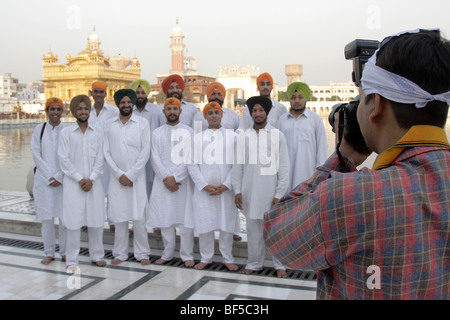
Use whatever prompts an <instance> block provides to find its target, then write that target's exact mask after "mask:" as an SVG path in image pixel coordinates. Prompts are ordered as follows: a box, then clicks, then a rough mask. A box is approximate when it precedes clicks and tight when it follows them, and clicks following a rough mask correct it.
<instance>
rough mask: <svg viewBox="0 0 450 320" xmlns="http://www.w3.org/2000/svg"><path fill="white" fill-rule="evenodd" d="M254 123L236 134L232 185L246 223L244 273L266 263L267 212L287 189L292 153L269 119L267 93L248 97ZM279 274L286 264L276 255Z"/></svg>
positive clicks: (283, 274)
mask: <svg viewBox="0 0 450 320" xmlns="http://www.w3.org/2000/svg"><path fill="white" fill-rule="evenodd" d="M247 105H248V106H249V108H250V110H251V111H252V118H253V120H254V125H253V127H252V128H250V129H248V130H247V131H245V132H240V133H239V135H238V137H237V146H236V151H237V156H236V159H235V161H236V163H235V165H234V166H233V173H232V185H233V190H234V193H235V195H236V196H235V203H236V206H237V207H238V208H239V209H241V210H242V212H243V214H244V216H245V218H246V225H247V245H248V261H247V265H246V267H245V270H244V273H245V274H251V273H253V272H254V271H258V270H261V269H262V268H263V264H264V257H265V246H264V239H263V218H264V213H265V212H266V211H268V210H269V209H270V208H271V206H273V205H274V204H276V203H277V202H278V201H279V199H280V198H281V197H282V196H283V195H284V194H285V193H286V191H287V187H288V184H289V155H288V152H287V146H286V139H285V137H284V135H283V133H282V132H280V131H279V130H278V129H276V128H274V127H272V126H271V125H270V124H268V123H267V114H268V113H269V111H270V108H271V101H270V99H268V98H265V97H253V98H250V99H249V100H247ZM273 262H274V265H275V269H276V270H277V276H278V277H286V271H285V267H284V266H283V265H281V263H280V262H279V261H278V260H277V259H275V258H274V259H273Z"/></svg>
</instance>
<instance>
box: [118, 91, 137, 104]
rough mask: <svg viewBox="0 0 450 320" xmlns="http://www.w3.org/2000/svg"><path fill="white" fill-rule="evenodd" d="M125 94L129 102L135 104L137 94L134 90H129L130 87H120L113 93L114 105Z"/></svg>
mask: <svg viewBox="0 0 450 320" xmlns="http://www.w3.org/2000/svg"><path fill="white" fill-rule="evenodd" d="M125 96H127V97H128V98H130V100H131V103H133V105H135V104H136V100H137V96H136V92H135V91H134V90H131V89H120V90H119V91H117V92H116V93H115V94H114V101H115V103H116V106H119V104H120V101H122V99H123V97H125Z"/></svg>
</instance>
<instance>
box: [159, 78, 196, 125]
mask: <svg viewBox="0 0 450 320" xmlns="http://www.w3.org/2000/svg"><path fill="white" fill-rule="evenodd" d="M161 87H162V90H163V92H164V94H165V95H166V97H167V98H172V97H173V98H177V99H178V100H180V102H181V108H182V110H183V112H182V113H181V115H180V122H181V123H184V124H185V125H187V126H189V127H191V128H192V129H193V128H194V117H195V116H196V115H197V114H198V113H199V111H198V110H197V107H196V106H195V105H194V104H192V103H190V102H187V101H185V100H183V91H184V88H185V83H184V80H183V78H182V77H181V76H179V75H177V74H172V75H170V76H168V77H167V78H166V79H164V81H163V82H162V84H161ZM160 123H166V118H165V116H164V114H162V115H160Z"/></svg>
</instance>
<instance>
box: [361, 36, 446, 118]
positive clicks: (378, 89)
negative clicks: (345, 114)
mask: <svg viewBox="0 0 450 320" xmlns="http://www.w3.org/2000/svg"><path fill="white" fill-rule="evenodd" d="M419 31H420V29H417V30H413V31H405V32H401V33H398V34H396V35H394V36H391V37H388V38H386V39H384V40H383V41H382V42H381V44H380V48H381V47H382V46H383V45H385V44H386V43H387V42H389V41H390V40H391V39H392V38H394V37H398V36H400V35H402V34H405V33H418V32H419ZM379 50H380V49H378V50H377V51H376V52H375V53H374V54H373V56H372V57H371V58H370V59H369V61H367V63H366V65H365V66H364V71H363V75H362V78H361V85H362V88H363V90H364V93H365V94H366V95H369V94H373V93H377V94H379V95H380V96H382V97H384V98H386V99H388V100H391V101H395V102H398V103H405V104H415V105H416V108H418V109H419V108H423V107H425V106H426V105H427V103H428V102H430V101H435V100H437V101H442V102H446V103H447V104H448V105H450V91H449V92H446V93H442V94H436V95H432V94H430V93H428V92H427V91H425V90H423V89H422V88H421V87H419V86H418V85H417V84H415V83H414V82H412V81H411V80H408V79H406V78H404V77H402V76H399V75H397V74H395V73H392V72H389V71H387V70H385V69H383V68H380V67H378V66H377V65H376V61H377V54H378V51H379Z"/></svg>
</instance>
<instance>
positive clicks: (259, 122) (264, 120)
mask: <svg viewBox="0 0 450 320" xmlns="http://www.w3.org/2000/svg"><path fill="white" fill-rule="evenodd" d="M253 122H254V123H255V124H256V125H262V124H264V123H265V122H267V117H265V118H264V119H263V120H261V121H255V120H253Z"/></svg>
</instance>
